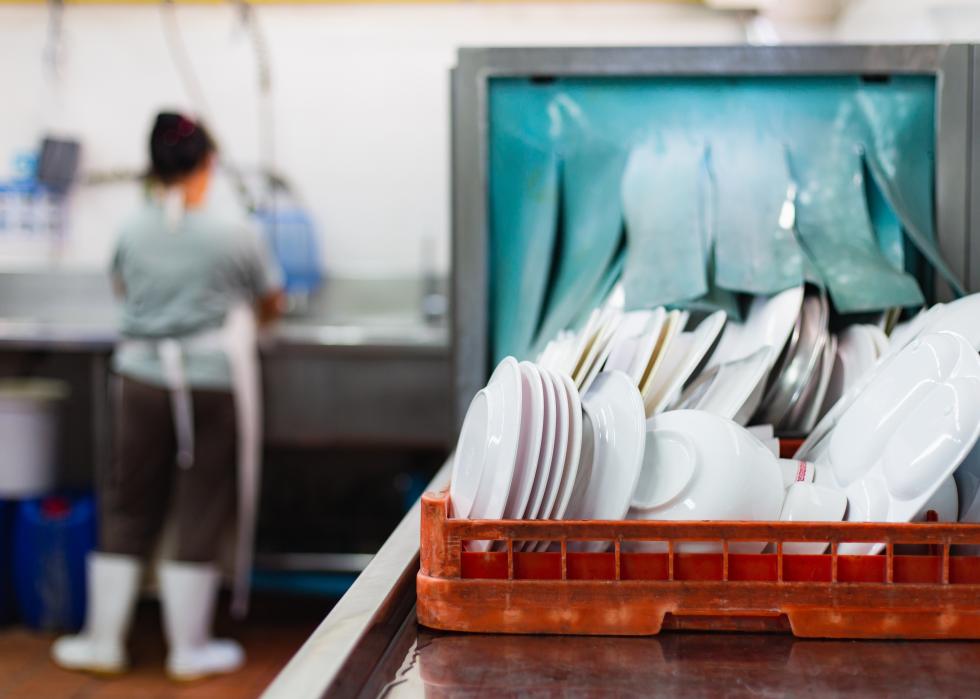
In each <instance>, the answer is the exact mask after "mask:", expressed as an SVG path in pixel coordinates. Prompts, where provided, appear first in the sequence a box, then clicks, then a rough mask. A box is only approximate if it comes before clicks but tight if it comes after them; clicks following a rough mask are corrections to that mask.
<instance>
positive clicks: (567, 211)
mask: <svg viewBox="0 0 980 699" xmlns="http://www.w3.org/2000/svg"><path fill="white" fill-rule="evenodd" d="M627 156H628V153H627V151H625V150H623V149H621V148H615V147H611V146H609V145H608V144H604V143H602V142H586V143H583V144H581V145H579V146H577V147H576V148H575V149H574V150H573V151H571V152H570V153H568V154H567V155H566V156H565V157H564V158H563V160H562V164H561V180H560V181H561V221H562V225H561V230H560V231H559V238H558V241H557V250H556V254H555V258H554V259H555V269H554V270H553V273H552V278H553V282H552V283H551V288H550V290H549V292H548V301H547V306H546V310H545V313H544V318H543V320H542V322H541V328H540V330H539V331H538V334H537V341H536V343H535V344H536V347H537V348H540V347H543V345H544V344H545V343H547V342H548V340H550V339H551V338H553V337H554V336H555V334H556V333H558V331H560V330H562V329H564V328H566V327H568V325H569V323H570V322H571V321H572V320H573V319H574V318H575V317H576V316H577V315H578V314H579V312H580V311H581V310H582V309H583V307H585V306H586V305H587V304H588V303H589V301H590V299H591V298H592V296H593V295H594V293H596V292H597V287H599V286H600V283H601V282H602V280H603V277H604V275H605V274H606V272H607V270H608V268H609V266H610V263H611V262H612V260H613V257H614V256H615V254H616V251H617V248H618V247H619V244H620V241H621V238H622V229H623V212H622V207H621V206H620V184H621V182H622V179H623V170H624V168H625V166H626V158H627Z"/></svg>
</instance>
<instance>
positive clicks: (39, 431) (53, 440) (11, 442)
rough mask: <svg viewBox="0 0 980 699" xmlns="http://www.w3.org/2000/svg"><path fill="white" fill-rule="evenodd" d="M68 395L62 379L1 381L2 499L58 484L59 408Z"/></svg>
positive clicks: (42, 491) (35, 493)
mask: <svg viewBox="0 0 980 699" xmlns="http://www.w3.org/2000/svg"><path fill="white" fill-rule="evenodd" d="M67 395H68V388H67V386H66V385H65V384H64V383H62V382H60V381H51V380H47V379H3V380H0V498H26V497H34V496H37V495H42V494H44V493H46V492H49V491H50V490H51V489H52V488H54V486H55V485H56V481H57V463H56V459H57V449H58V411H59V407H60V404H61V402H62V401H63V400H64V399H65V397H66V396H67Z"/></svg>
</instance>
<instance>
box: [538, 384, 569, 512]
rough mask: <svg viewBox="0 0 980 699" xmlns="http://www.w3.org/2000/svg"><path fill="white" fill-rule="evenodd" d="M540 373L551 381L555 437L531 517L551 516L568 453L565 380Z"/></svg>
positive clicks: (567, 398)
mask: <svg viewBox="0 0 980 699" xmlns="http://www.w3.org/2000/svg"><path fill="white" fill-rule="evenodd" d="M541 373H542V375H544V376H547V378H548V379H549V380H550V381H551V385H552V388H553V390H554V393H555V439H554V450H553V451H552V455H551V469H550V470H549V472H548V480H547V483H546V485H545V487H544V496H543V498H542V500H541V505H540V507H539V508H538V509H537V510H536V511H534V512H533V513H532V514H531V515H530V518H531V519H547V518H548V517H550V516H551V511H552V510H553V509H554V507H555V503H556V502H557V500H558V491H559V486H560V485H561V480H562V475H563V472H564V470H565V457H566V455H567V454H568V447H569V444H568V443H569V440H570V435H569V428H570V420H569V407H570V400H569V397H568V393H567V389H566V387H565V382H564V381H563V380H562V378H561V377H560V376H559V375H558V374H556V373H555V372H553V371H549V370H547V369H545V370H543V371H542V372H541Z"/></svg>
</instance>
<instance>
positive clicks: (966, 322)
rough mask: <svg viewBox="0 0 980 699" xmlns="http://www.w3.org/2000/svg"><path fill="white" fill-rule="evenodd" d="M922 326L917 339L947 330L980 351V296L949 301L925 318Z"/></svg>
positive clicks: (975, 295)
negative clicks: (927, 334) (960, 336)
mask: <svg viewBox="0 0 980 699" xmlns="http://www.w3.org/2000/svg"><path fill="white" fill-rule="evenodd" d="M924 326H925V327H923V328H922V330H921V331H920V332H919V335H918V336H919V337H922V336H923V335H925V334H926V333H934V332H940V331H943V330H949V331H951V332H954V333H957V334H959V335H962V336H963V337H964V338H966V341H967V342H969V343H970V344H971V345H972V346H973V348H974V349H975V350H977V351H980V294H970V295H969V296H964V297H963V298H960V299H956V300H955V301H950V302H949V303H947V304H945V305H943V306H942V307H941V308H939V309H938V310H936V311H935V312H934V313H932V314H931V315H930V316H929V317H928V318H926V322H925V323H924Z"/></svg>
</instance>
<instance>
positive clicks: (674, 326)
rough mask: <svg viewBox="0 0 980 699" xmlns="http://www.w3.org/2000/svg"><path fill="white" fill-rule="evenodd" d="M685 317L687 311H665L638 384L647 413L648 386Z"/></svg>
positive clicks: (651, 382)
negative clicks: (665, 316) (657, 339)
mask: <svg viewBox="0 0 980 699" xmlns="http://www.w3.org/2000/svg"><path fill="white" fill-rule="evenodd" d="M687 319H688V313H687V312H686V311H676V310H675V311H670V312H669V313H667V319H666V320H665V321H664V329H663V333H662V334H661V336H660V342H659V343H657V346H656V348H654V351H653V353H652V354H651V355H650V361H649V362H648V363H647V368H646V371H645V372H644V374H643V376H642V378H641V379H640V383H639V384H638V387H639V389H640V395H642V396H643V405H644V409H645V410H646V411H647V413H648V414H649V413H650V410H651V409H652V404H651V402H650V400H649V398H650V387H651V385H652V384H653V381H654V379H655V377H656V376H657V374H658V373H659V371H660V367H661V365H662V364H663V363H664V360H665V359H666V358H667V355H668V353H669V352H670V348H671V346H672V345H673V343H674V342H675V340H676V339H677V337H678V336H679V335H680V333H681V330H682V329H683V328H684V325H685V324H686V323H687Z"/></svg>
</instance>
